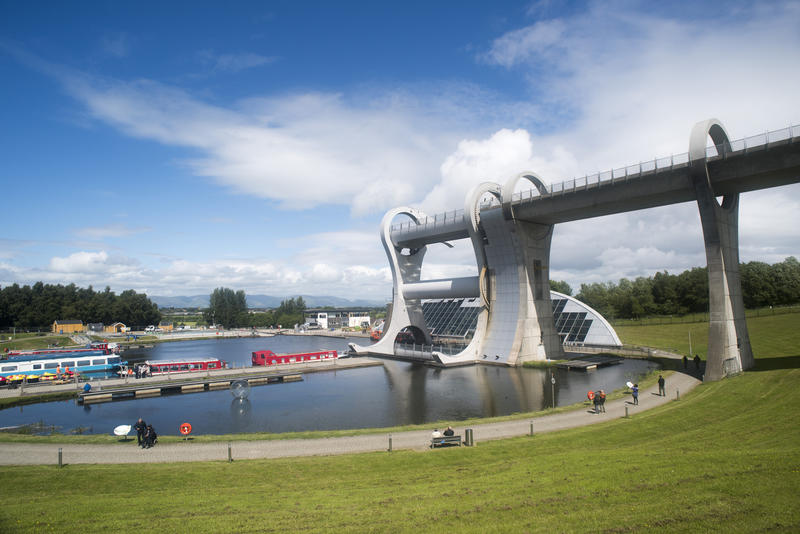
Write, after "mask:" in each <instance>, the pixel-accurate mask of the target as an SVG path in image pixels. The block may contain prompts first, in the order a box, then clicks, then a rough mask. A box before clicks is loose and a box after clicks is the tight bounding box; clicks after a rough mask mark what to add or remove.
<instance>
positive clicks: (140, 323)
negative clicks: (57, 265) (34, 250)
mask: <svg viewBox="0 0 800 534" xmlns="http://www.w3.org/2000/svg"><path fill="white" fill-rule="evenodd" d="M58 320H80V321H83V323H84V324H87V323H103V324H105V325H108V324H112V323H115V322H121V323H124V324H125V325H127V326H129V327H131V328H137V327H142V328H143V327H144V326H146V325H149V324H158V322H159V321H160V320H161V312H159V310H158V306H157V305H156V304H154V303H153V302H151V301H150V299H149V298H147V295H145V294H143V293H136V291H134V290H132V289H128V290H126V291H123V292H122V293H120V294H119V295H117V294H115V293H114V292H113V291H111V288H110V287H106V288H105V290H104V291H95V290H94V289H92V286H89V287H88V288H85V289H84V288H80V287H77V286H75V284H69V285H66V286H65V285H61V284H58V285H52V284H44V283H42V282H36V283H35V284H33V285H32V286H28V285H25V286H19V285H18V284H13V285H10V286H6V287H4V288H0V329H7V328H11V327H17V328H42V329H45V328H46V329H49V327H50V326H51V325H52V324H53V322H54V321H58Z"/></svg>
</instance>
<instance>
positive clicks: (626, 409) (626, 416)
mask: <svg viewBox="0 0 800 534" xmlns="http://www.w3.org/2000/svg"><path fill="white" fill-rule="evenodd" d="M627 418H628V407H627V406H625V419H627Z"/></svg>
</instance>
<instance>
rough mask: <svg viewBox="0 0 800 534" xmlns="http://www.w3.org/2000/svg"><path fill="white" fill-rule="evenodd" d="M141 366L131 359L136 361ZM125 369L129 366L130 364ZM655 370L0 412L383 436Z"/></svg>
mask: <svg viewBox="0 0 800 534" xmlns="http://www.w3.org/2000/svg"><path fill="white" fill-rule="evenodd" d="M348 341H350V340H348V339H329V338H320V337H307V338H306V337H303V338H297V337H287V336H280V337H276V338H269V339H263V338H262V339H253V338H242V339H235V340H225V341H222V340H207V341H191V342H181V343H166V344H162V345H158V346H156V347H154V348H153V349H150V350H149V351H143V352H142V353H140V354H138V355H136V357H138V358H140V359H142V360H143V359H172V358H187V357H196V356H215V357H218V358H221V359H223V360H227V361H228V362H230V363H232V364H233V365H235V366H237V367H242V366H244V365H249V358H250V352H252V351H253V350H261V349H264V348H268V349H270V350H274V351H275V352H298V351H310V350H314V349H319V350H322V349H337V350H338V349H342V350H343V349H345V348H346V345H347V342H348ZM131 356H133V355H131ZM126 359H128V360H131V358H130V357H129V356H128V355H126ZM653 367H654V364H651V363H649V362H645V361H640V360H627V361H625V362H624V363H623V364H620V365H615V366H611V367H608V368H603V369H599V370H597V371H594V372H590V373H583V372H571V373H570V372H568V371H561V370H557V371H555V373H554V376H555V378H556V383H555V386H553V385H551V383H550V371H549V370H542V369H518V368H507V367H499V366H497V367H496V366H488V365H475V366H466V367H458V368H451V369H440V368H432V367H426V366H423V365H419V364H413V363H408V362H396V361H391V360H385V361H384V365H383V366H382V367H369V368H360V369H350V370H339V371H330V372H322V373H306V374H304V375H303V380H302V381H300V382H291V383H287V384H270V385H264V386H255V387H252V389H250V391H249V395H248V396H247V398H242V399H237V398H234V399H231V392H230V391H228V390H219V391H210V392H205V393H191V394H177V395H170V396H165V397H153V398H145V399H138V400H127V401H118V402H112V403H104V404H95V405H91V406H90V405H85V406H81V405H78V404H77V403H76V402H74V401H61V402H55V403H46V404H37V405H28V406H25V409H24V411H23V409H22V407H20V409H19V410H0V427H4V426H14V425H19V424H31V423H34V422H37V423H38V422H41V423H43V424H44V425H57V426H61V427H64V428H65V429H66V430H64V431H65V432H69V429H74V428H78V427H91V428H92V429H93V431H94V432H96V433H110V432H111V430H112V429H113V428H114V427H116V426H117V425H120V424H132V423H133V422H134V421H136V419H137V418H138V417H139V416H142V417H144V419H145V420H146V421H147V422H148V423H151V424H153V425H154V427H155V428H156V430H157V431H158V433H159V434H165V435H178V434H179V431H178V428H179V426H180V425H181V424H182V423H184V422H190V423H191V424H192V427H193V433H194V434H224V433H236V432H289V431H305V430H334V429H348V428H375V427H387V426H395V425H405V424H425V423H431V422H434V421H442V420H446V421H459V420H464V419H468V418H474V417H492V416H499V415H508V414H513V413H519V412H529V411H537V410H541V409H544V408H547V407H550V406H552V403H553V399H555V401H556V404H557V405H566V404H572V403H575V402H579V401H582V400H583V399H585V397H586V392H587V391H588V390H590V389H591V390H596V389H601V388H602V389H605V390H608V391H612V390H614V389H617V388H620V387H623V385H624V383H625V382H626V381H627V380H635V379H636V378H638V377H639V376H642V375H643V374H645V373H646V372H648V370H649V369H651V368H653Z"/></svg>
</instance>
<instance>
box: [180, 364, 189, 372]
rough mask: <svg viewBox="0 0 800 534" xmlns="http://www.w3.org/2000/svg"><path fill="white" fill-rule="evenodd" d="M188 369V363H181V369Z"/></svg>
mask: <svg viewBox="0 0 800 534" xmlns="http://www.w3.org/2000/svg"><path fill="white" fill-rule="evenodd" d="M188 370H189V366H188V365H186V364H183V365H181V371H188Z"/></svg>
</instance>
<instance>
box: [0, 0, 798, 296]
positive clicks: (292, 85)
mask: <svg viewBox="0 0 800 534" xmlns="http://www.w3.org/2000/svg"><path fill="white" fill-rule="evenodd" d="M488 4H489V3H487V2H403V3H400V4H389V3H381V2H355V1H353V2H340V3H333V2H302V1H297V2H250V3H248V2H237V3H233V4H229V5H224V6H223V5H221V4H218V3H205V2H167V3H156V2H137V3H135V4H134V3H128V4H123V3H121V2H88V1H87V2H71V3H70V2H36V1H32V2H24V3H23V2H11V1H2V0H0V80H2V84H0V118H2V126H0V160H1V161H2V165H0V181H1V182H2V195H3V200H4V202H3V215H2V221H3V223H2V229H1V230H0V285H2V286H5V285H8V284H11V283H15V282H17V283H20V284H25V283H32V282H35V281H37V280H42V281H45V282H49V283H70V282H74V283H76V284H77V285H79V286H84V287H85V286H88V285H90V284H91V285H93V286H94V287H95V288H96V289H102V288H103V287H105V286H106V285H109V286H111V288H112V289H113V290H115V291H118V292H119V291H122V290H124V289H128V288H132V289H135V290H137V291H142V292H146V293H148V294H150V295H190V294H202V293H209V292H210V291H211V290H212V289H213V288H215V287H219V286H226V287H231V288H234V289H244V290H245V291H246V292H247V293H250V294H254V293H266V294H271V295H277V296H292V295H297V294H315V295H336V296H340V297H345V298H370V299H375V300H386V299H387V298H389V296H390V295H391V277H390V275H389V272H388V268H387V261H386V258H385V255H384V253H383V250H382V248H381V245H380V239H379V234H378V225H379V222H380V219H381V217H382V216H383V214H384V213H385V212H386V211H387V210H388V209H391V208H393V207H396V206H399V205H410V206H415V207H419V208H422V209H424V210H425V211H426V212H428V213H435V212H438V211H443V210H451V209H456V208H460V207H462V206H463V203H464V196H465V194H466V192H467V191H468V190H469V189H470V188H471V187H472V186H474V185H476V184H477V183H480V182H483V181H495V182H498V183H504V182H505V180H506V178H507V177H508V176H510V175H512V174H516V173H518V172H521V171H524V170H532V171H534V172H537V173H538V174H539V175H541V176H542V177H543V178H544V179H545V180H547V181H549V182H560V181H563V180H567V179H571V178H573V177H575V176H583V175H584V174H587V173H589V174H591V173H594V172H597V171H601V170H607V169H610V168H617V167H621V166H624V165H629V164H633V163H636V162H638V161H640V160H649V159H652V158H654V157H657V156H659V157H660V156H668V155H670V154H678V153H682V152H685V151H686V150H687V148H688V138H689V132H690V130H691V127H692V125H693V124H694V123H696V122H698V121H700V120H703V119H706V118H709V117H716V118H719V119H720V120H722V121H723V123H724V124H725V125H726V128H727V129H728V132H729V134H730V136H731V137H732V138H741V137H746V136H749V135H753V134H757V133H761V132H763V131H765V130H776V129H780V128H784V127H786V126H788V125H790V124H795V125H796V124H800V107H799V106H798V105H797V96H796V95H797V87H800V83H799V82H800V71H799V70H798V69H797V68H796V66H797V65H798V64H800V29H798V28H800V3H798V2H759V3H757V5H753V3H751V2H726V3H717V2H708V3H694V2H686V3H683V2H668V3H660V4H659V6H658V8H656V10H654V8H653V7H651V6H650V5H649V4H650V3H648V2H641V3H640V2H627V1H620V2H615V1H610V2H548V1H539V2H498V3H494V4H493V5H488ZM798 213H800V186H788V187H783V188H779V189H775V190H770V191H764V192H758V193H750V194H747V195H744V196H743V198H742V201H741V211H740V220H741V228H740V255H741V259H742V260H743V261H752V260H758V261H767V262H770V263H772V262H776V261H781V260H783V259H784V258H785V257H787V256H790V255H795V256H797V255H799V254H800V239H799V238H798V231H797V230H796V229H797V228H800V215H798ZM465 245H466V244H461V245H460V246H457V247H456V248H455V249H453V250H450V249H445V248H444V247H441V246H432V247H431V250H430V251H429V253H428V256H426V263H425V267H424V269H425V270H424V271H423V276H425V277H427V278H437V277H441V276H449V275H456V276H462V275H467V274H470V273H474V271H475V263H474V258H473V257H472V253H471V250H470V249H469V247H468V246H465ZM704 264H705V257H704V252H703V246H702V237H701V233H700V225H699V220H698V216H697V209H696V207H695V206H693V205H692V204H684V205H680V206H674V207H670V208H659V209H654V210H647V211H642V212H636V213H631V214H625V215H618V216H613V217H605V218H602V219H598V220H594V221H584V222H576V223H569V224H565V225H560V226H558V227H557V228H556V232H555V235H554V241H553V252H552V255H551V277H552V278H555V279H561V280H566V281H568V282H569V283H570V284H571V285H573V287H574V288H575V289H576V290H577V288H578V286H579V285H580V284H581V283H584V282H596V281H609V280H613V281H616V280H618V279H619V278H621V277H628V278H632V277H636V276H651V275H652V274H654V273H655V272H656V271H659V270H668V271H670V272H680V271H682V270H684V269H687V268H691V267H694V266H698V265H704Z"/></svg>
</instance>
